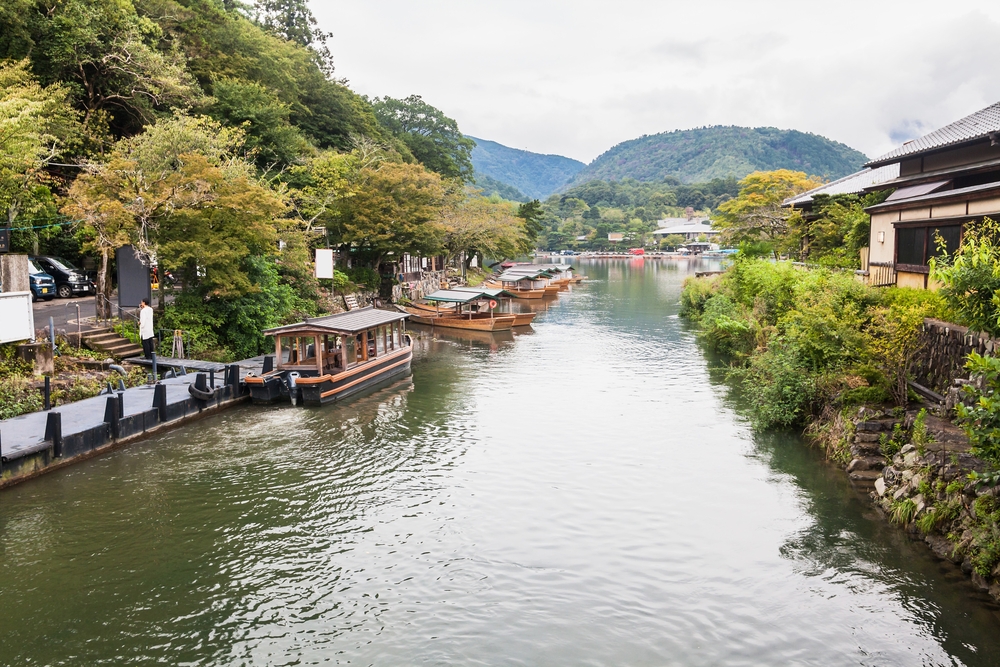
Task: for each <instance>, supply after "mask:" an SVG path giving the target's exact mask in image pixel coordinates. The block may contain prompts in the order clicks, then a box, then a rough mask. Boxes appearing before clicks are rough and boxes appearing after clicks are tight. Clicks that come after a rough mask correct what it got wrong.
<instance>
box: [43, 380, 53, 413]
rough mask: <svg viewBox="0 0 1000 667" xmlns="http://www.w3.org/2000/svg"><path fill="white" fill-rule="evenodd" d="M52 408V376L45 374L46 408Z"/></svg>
mask: <svg viewBox="0 0 1000 667" xmlns="http://www.w3.org/2000/svg"><path fill="white" fill-rule="evenodd" d="M51 409H52V378H50V377H49V376H48V375H46V376H45V410H47V411H48V410H51Z"/></svg>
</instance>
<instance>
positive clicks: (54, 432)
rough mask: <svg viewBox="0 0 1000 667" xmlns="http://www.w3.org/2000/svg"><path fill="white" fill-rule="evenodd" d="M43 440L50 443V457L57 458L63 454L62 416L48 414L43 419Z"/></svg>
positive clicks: (59, 414)
mask: <svg viewBox="0 0 1000 667" xmlns="http://www.w3.org/2000/svg"><path fill="white" fill-rule="evenodd" d="M45 440H49V441H51V442H52V455H53V456H54V457H55V458H59V457H60V456H62V453H63V441H62V414H61V413H59V412H50V413H49V414H48V415H47V416H46V419H45Z"/></svg>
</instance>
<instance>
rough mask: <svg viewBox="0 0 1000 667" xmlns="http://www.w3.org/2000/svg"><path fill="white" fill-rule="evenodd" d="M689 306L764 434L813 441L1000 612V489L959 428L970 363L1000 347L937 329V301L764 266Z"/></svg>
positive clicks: (739, 270) (940, 309)
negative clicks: (790, 431) (796, 431)
mask: <svg viewBox="0 0 1000 667" xmlns="http://www.w3.org/2000/svg"><path fill="white" fill-rule="evenodd" d="M682 302H683V304H684V309H685V313H686V314H687V316H688V317H689V318H691V319H693V320H695V321H697V322H698V324H699V329H700V333H699V336H700V338H701V340H702V343H703V344H704V345H706V346H708V347H709V348H710V349H712V350H714V351H716V352H719V353H721V354H723V355H724V356H725V358H727V359H729V360H730V363H731V368H730V370H729V373H728V375H729V380H730V382H731V383H733V384H734V385H735V386H737V387H739V388H740V389H741V390H742V392H743V394H745V395H746V397H747V401H748V404H749V413H750V416H751V419H752V421H753V422H754V424H755V427H756V429H757V430H760V431H764V430H768V429H773V428H803V429H804V431H805V433H806V435H807V436H808V437H809V438H810V439H811V440H813V441H814V442H816V443H818V444H820V445H821V446H822V447H823V448H824V449H825V451H826V456H827V458H828V459H829V460H830V461H831V462H833V463H834V464H836V465H838V466H839V467H840V468H842V469H843V470H844V471H845V473H846V474H847V475H848V476H849V478H850V479H851V481H852V483H853V484H855V485H856V486H860V487H861V488H863V489H865V490H866V491H868V492H869V493H870V496H871V499H872V502H873V503H874V504H875V506H876V507H878V508H879V509H880V511H881V512H882V513H883V515H884V517H885V518H886V520H888V521H890V522H892V523H894V524H896V525H899V526H900V527H902V528H903V529H904V530H906V531H907V533H908V534H910V535H911V536H912V537H914V538H917V539H921V540H923V541H925V542H926V543H927V545H928V546H929V547H930V548H931V550H932V551H933V552H934V553H935V554H936V555H937V556H938V557H940V558H943V559H945V560H948V561H951V562H953V563H955V564H957V565H959V566H960V567H961V569H962V571H963V572H965V573H966V574H967V575H969V576H970V577H971V578H972V580H973V582H974V583H975V584H976V586H977V587H978V588H980V589H981V590H983V591H984V592H988V593H989V594H990V595H992V596H993V598H994V599H996V600H998V601H1000V502H998V501H997V498H998V497H1000V486H998V485H997V483H998V481H1000V479H998V476H997V475H995V474H993V475H991V474H990V471H992V470H994V467H993V465H992V464H991V463H989V462H988V461H987V460H984V459H983V458H980V457H977V456H976V455H975V453H976V451H977V450H976V448H975V447H974V446H973V442H971V441H970V439H969V437H967V435H966V433H965V432H963V430H962V429H961V428H959V427H958V426H956V425H955V424H953V423H952V422H951V419H952V418H953V417H954V406H955V404H956V402H958V401H960V400H962V399H963V397H965V394H964V393H962V392H961V391H960V390H959V389H958V388H957V386H958V385H966V384H970V383H972V384H975V382H976V381H975V379H971V380H970V379H969V378H967V377H966V378H963V377H962V376H963V374H964V375H966V376H967V375H968V373H967V372H964V371H963V370H962V367H963V365H964V361H965V358H966V357H967V356H968V354H969V353H970V352H982V353H986V352H992V351H993V350H995V349H1000V343H998V342H997V341H992V340H988V339H983V338H981V337H979V336H972V335H970V334H969V332H968V330H967V329H965V328H964V327H959V326H957V325H954V324H949V323H948V322H945V321H942V320H939V319H934V318H933V317H931V316H947V309H946V308H944V306H943V303H942V302H941V301H940V299H939V298H938V297H937V296H936V295H934V294H933V293H928V292H924V291H915V290H905V289H895V288H894V289H890V290H875V289H872V288H868V287H866V286H864V285H861V284H860V283H857V282H855V281H854V280H853V279H852V278H850V277H847V276H837V275H836V274H834V273H832V272H827V271H822V270H820V271H815V270H810V271H806V270H805V269H800V268H796V267H793V266H790V265H781V264H773V263H770V262H762V261H756V260H741V261H738V262H737V263H736V264H735V265H734V267H733V268H731V269H730V270H729V271H728V272H726V273H725V274H723V275H720V276H711V277H706V278H697V279H692V280H689V281H688V283H687V284H686V286H685V290H684V293H683V296H682ZM911 377H916V378H917V379H918V380H919V381H920V382H921V383H923V384H920V385H912V384H910V383H909V382H908V380H909V379H910V378H911ZM925 385H926V386H925ZM914 386H916V387H917V388H918V389H920V390H921V393H922V394H923V395H924V396H923V397H922V396H919V395H917V394H915V393H914V392H913V387H914ZM944 395H947V402H946V403H945V402H942V403H941V404H938V401H936V400H933V399H934V398H937V399H941V398H945V396H944ZM924 397H933V398H932V400H931V402H930V403H924V402H923V400H924ZM965 400H969V398H967V397H966V398H965Z"/></svg>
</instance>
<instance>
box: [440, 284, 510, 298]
mask: <svg viewBox="0 0 1000 667" xmlns="http://www.w3.org/2000/svg"><path fill="white" fill-rule="evenodd" d="M452 291H455V292H469V293H470V294H472V293H475V294H484V295H486V296H488V297H489V298H491V299H499V298H508V299H512V298H514V296H515V295H514V294H511V293H510V292H508V291H507V290H505V289H500V288H499V287H453V288H452Z"/></svg>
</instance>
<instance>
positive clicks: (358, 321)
mask: <svg viewBox="0 0 1000 667" xmlns="http://www.w3.org/2000/svg"><path fill="white" fill-rule="evenodd" d="M407 317H409V315H408V314H406V313H400V312H398V311H394V310H378V309H376V308H375V307H374V306H368V307H366V308H359V309H357V310H350V311H348V312H346V313H336V314H334V315H324V316H322V317H310V318H307V319H305V320H303V321H302V322H297V323H296V324H286V325H285V326H283V327H275V328H274V329H267V330H266V331H264V332H263V333H264V335H265V336H290V335H294V334H302V335H309V334H317V333H318V334H326V333H332V334H356V333H360V332H362V331H365V330H367V329H374V328H375V327H380V326H383V325H385V324H389V323H390V322H398V321H399V320H405V319H406V318H407Z"/></svg>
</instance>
